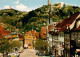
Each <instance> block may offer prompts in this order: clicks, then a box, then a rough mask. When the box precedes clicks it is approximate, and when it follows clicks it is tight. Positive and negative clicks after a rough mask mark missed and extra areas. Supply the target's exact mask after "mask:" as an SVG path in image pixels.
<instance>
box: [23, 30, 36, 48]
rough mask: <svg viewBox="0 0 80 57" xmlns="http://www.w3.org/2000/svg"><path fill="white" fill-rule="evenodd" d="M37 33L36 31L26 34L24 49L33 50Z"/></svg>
mask: <svg viewBox="0 0 80 57" xmlns="http://www.w3.org/2000/svg"><path fill="white" fill-rule="evenodd" d="M35 33H36V31H34V30H33V31H29V32H26V34H25V35H24V47H26V48H28V49H33V46H34V41H35V39H36V37H35Z"/></svg>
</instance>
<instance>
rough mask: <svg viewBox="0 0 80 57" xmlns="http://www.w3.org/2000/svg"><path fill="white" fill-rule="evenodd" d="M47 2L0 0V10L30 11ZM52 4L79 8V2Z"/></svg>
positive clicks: (61, 1)
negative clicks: (63, 4)
mask: <svg viewBox="0 0 80 57" xmlns="http://www.w3.org/2000/svg"><path fill="white" fill-rule="evenodd" d="M47 1H48V0H0V9H7V8H9V7H10V6H11V7H12V8H14V9H16V10H21V11H30V10H33V9H36V8H39V7H41V6H42V5H46V4H47ZM50 2H51V3H52V4H54V3H58V2H60V3H63V2H64V3H67V4H69V5H74V6H79V7H80V0H50Z"/></svg>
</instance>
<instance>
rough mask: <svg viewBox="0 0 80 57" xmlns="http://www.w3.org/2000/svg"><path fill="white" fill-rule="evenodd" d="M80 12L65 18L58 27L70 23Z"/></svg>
mask: <svg viewBox="0 0 80 57" xmlns="http://www.w3.org/2000/svg"><path fill="white" fill-rule="evenodd" d="M78 15H79V13H75V14H73V15H72V16H71V17H69V18H66V19H64V20H63V21H62V22H61V23H59V24H58V28H62V27H64V26H66V25H70V24H72V23H73V21H74V20H75V19H76V18H77V17H78Z"/></svg>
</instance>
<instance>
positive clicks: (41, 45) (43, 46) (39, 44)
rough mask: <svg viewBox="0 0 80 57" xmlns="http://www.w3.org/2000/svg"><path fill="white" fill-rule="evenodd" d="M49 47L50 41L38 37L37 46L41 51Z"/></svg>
mask: <svg viewBox="0 0 80 57" xmlns="http://www.w3.org/2000/svg"><path fill="white" fill-rule="evenodd" d="M47 47H48V43H47V42H46V41H44V40H42V39H36V41H35V48H36V49H37V50H39V51H46V50H47Z"/></svg>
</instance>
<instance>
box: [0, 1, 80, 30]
mask: <svg viewBox="0 0 80 57" xmlns="http://www.w3.org/2000/svg"><path fill="white" fill-rule="evenodd" d="M59 5H60V4H59V3H57V4H54V5H53V6H52V12H53V21H57V22H59V21H61V20H62V19H64V18H67V17H68V16H70V15H72V14H73V13H76V12H78V11H80V7H75V6H70V5H65V4H64V5H63V7H60V6H59ZM48 19H49V6H48V5H43V6H42V7H40V8H37V9H35V10H32V11H30V12H21V11H17V10H14V9H5V10H0V22H3V23H6V24H8V25H10V26H12V27H16V28H19V29H21V31H23V30H28V31H29V30H31V29H32V27H33V29H36V30H37V31H40V29H41V27H42V26H46V23H47V21H48ZM10 26H9V27H10Z"/></svg>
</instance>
